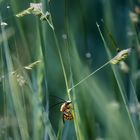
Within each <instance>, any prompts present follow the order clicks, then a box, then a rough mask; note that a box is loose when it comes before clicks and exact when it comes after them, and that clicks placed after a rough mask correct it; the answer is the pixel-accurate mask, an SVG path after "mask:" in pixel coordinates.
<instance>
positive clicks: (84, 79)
mask: <svg viewBox="0 0 140 140" xmlns="http://www.w3.org/2000/svg"><path fill="white" fill-rule="evenodd" d="M110 61H111V60H110ZM110 61H108V62H106V63H105V64H104V65H102V66H101V67H99V68H98V69H96V70H95V71H93V72H92V73H91V74H89V75H88V76H86V77H85V78H83V79H82V80H81V81H80V82H78V83H77V84H75V85H74V86H73V87H71V88H70V89H69V92H70V91H71V90H72V89H74V88H75V87H77V86H79V85H80V84H81V83H83V82H84V81H86V80H87V79H88V78H90V77H91V76H92V75H94V74H95V73H96V72H98V71H99V70H101V69H102V68H104V67H105V66H107V65H108V64H109V63H110Z"/></svg>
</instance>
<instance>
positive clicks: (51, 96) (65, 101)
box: [49, 95, 66, 102]
mask: <svg viewBox="0 0 140 140" xmlns="http://www.w3.org/2000/svg"><path fill="white" fill-rule="evenodd" d="M49 96H51V97H55V98H57V99H59V100H61V101H64V102H66V100H64V99H63V98H61V97H58V96H56V95H49Z"/></svg>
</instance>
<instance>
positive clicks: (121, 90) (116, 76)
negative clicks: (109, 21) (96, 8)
mask: <svg viewBox="0 0 140 140" xmlns="http://www.w3.org/2000/svg"><path fill="white" fill-rule="evenodd" d="M96 25H97V28H98V30H99V33H100V36H101V38H102V40H103V43H104V46H105V48H106V50H107V53H108V55H109V57H111V55H110V52H109V50H108V47H107V43H106V41H105V39H104V36H103V34H102V32H101V29H100V27H99V24H98V23H96ZM112 69H113V72H114V75H115V78H116V81H117V84H118V87H119V89H120V93H121V97H122V100H123V103H124V106H125V109H126V112H127V115H128V119H129V121H130V125H131V127H132V130H133V132H134V135H135V139H136V140H138V135H137V133H136V129H135V127H134V124H133V121H132V119H131V115H130V113H129V109H128V106H127V103H126V99H125V97H124V94H123V92H124V91H123V89H122V87H121V84H120V82H119V78H118V75H117V73H116V71H115V69H114V68H112Z"/></svg>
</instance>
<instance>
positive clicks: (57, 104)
mask: <svg viewBox="0 0 140 140" xmlns="http://www.w3.org/2000/svg"><path fill="white" fill-rule="evenodd" d="M62 103H64V102H58V103H56V104H54V105H52V106H50V108H49V109H52V108H54V107H55V106H57V105H59V104H62Z"/></svg>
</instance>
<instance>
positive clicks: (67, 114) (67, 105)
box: [60, 100, 74, 121]
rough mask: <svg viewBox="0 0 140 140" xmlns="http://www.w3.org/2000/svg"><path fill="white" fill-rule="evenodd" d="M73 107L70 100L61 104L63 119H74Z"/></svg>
mask: <svg viewBox="0 0 140 140" xmlns="http://www.w3.org/2000/svg"><path fill="white" fill-rule="evenodd" d="M72 109H73V106H72V102H71V101H69V100H68V101H66V102H64V103H63V104H62V105H61V107H60V111H61V112H62V113H63V121H67V120H73V118H74V117H73V114H72Z"/></svg>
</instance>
